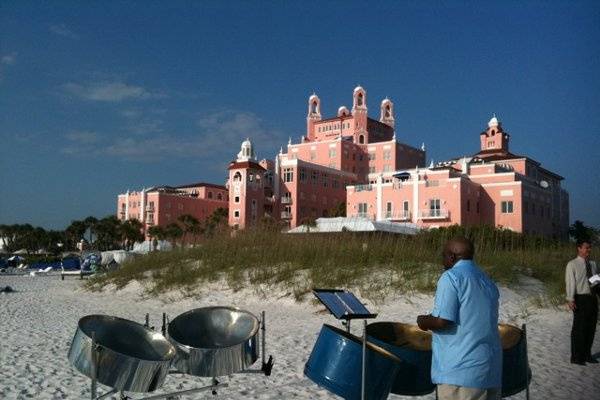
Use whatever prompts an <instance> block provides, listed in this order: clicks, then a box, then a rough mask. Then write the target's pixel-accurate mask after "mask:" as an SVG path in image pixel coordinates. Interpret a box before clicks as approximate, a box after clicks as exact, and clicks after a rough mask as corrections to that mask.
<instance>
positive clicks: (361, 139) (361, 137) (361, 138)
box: [358, 135, 365, 144]
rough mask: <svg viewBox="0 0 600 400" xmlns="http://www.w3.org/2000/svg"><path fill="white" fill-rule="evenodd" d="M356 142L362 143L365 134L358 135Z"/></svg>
mask: <svg viewBox="0 0 600 400" xmlns="http://www.w3.org/2000/svg"><path fill="white" fill-rule="evenodd" d="M358 143H360V144H364V143H365V136H364V135H360V136H359V137H358Z"/></svg>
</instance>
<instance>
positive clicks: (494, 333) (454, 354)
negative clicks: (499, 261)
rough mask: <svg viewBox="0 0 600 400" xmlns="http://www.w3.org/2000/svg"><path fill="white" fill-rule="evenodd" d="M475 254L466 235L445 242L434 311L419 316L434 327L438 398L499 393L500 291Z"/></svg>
mask: <svg viewBox="0 0 600 400" xmlns="http://www.w3.org/2000/svg"><path fill="white" fill-rule="evenodd" d="M473 254H474V248H473V243H471V242H470V241H469V240H467V239H465V238H455V239H452V240H450V241H449V242H448V243H446V246H445V247H444V252H443V264H444V269H445V272H444V273H443V274H442V276H441V277H440V280H439V281H438V285H437V290H436V293H435V304H434V307H433V311H432V312H431V314H430V315H420V316H419V317H418V318H417V324H418V325H419V328H421V329H422V330H431V331H432V333H433V335H432V336H433V340H432V353H433V360H432V363H431V380H432V381H433V383H435V384H437V385H438V397H439V399H440V400H446V399H452V400H454V399H456V400H475V399H477V400H483V399H486V400H489V399H500V387H501V385H502V347H501V345H500V335H499V333H498V298H499V292H498V288H497V287H496V285H495V284H494V282H493V281H492V280H491V279H490V278H489V277H488V276H487V275H486V274H485V273H484V272H483V271H481V270H480V269H479V267H478V266H477V265H476V264H475V262H473Z"/></svg>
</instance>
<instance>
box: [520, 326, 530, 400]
mask: <svg viewBox="0 0 600 400" xmlns="http://www.w3.org/2000/svg"><path fill="white" fill-rule="evenodd" d="M521 328H522V329H523V340H525V384H526V386H525V399H527V400H529V354H528V350H527V326H526V325H525V324H523V326H522V327H521Z"/></svg>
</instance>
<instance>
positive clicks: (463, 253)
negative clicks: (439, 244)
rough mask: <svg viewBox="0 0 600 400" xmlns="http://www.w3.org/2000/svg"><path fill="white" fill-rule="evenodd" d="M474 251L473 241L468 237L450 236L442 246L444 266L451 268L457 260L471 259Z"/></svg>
mask: <svg viewBox="0 0 600 400" xmlns="http://www.w3.org/2000/svg"><path fill="white" fill-rule="evenodd" d="M474 253H475V249H474V247H473V243H472V242H471V241H470V240H469V239H467V238H465V237H455V238H452V239H450V240H449V241H448V242H447V243H446V245H445V246H444V253H443V256H444V267H446V268H451V267H452V266H453V265H454V264H456V262H457V261H459V260H472V259H473V255H474Z"/></svg>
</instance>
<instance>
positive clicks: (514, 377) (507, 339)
mask: <svg viewBox="0 0 600 400" xmlns="http://www.w3.org/2000/svg"><path fill="white" fill-rule="evenodd" d="M523 327H524V326H523ZM498 331H499V332H500V341H501V342H502V397H508V396H512V395H514V394H517V393H519V392H521V391H522V390H525V389H526V388H527V386H529V382H530V381H531V369H530V368H529V362H528V360H527V336H526V333H525V330H521V329H519V328H517V327H515V326H512V325H506V324H499V325H498Z"/></svg>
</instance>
